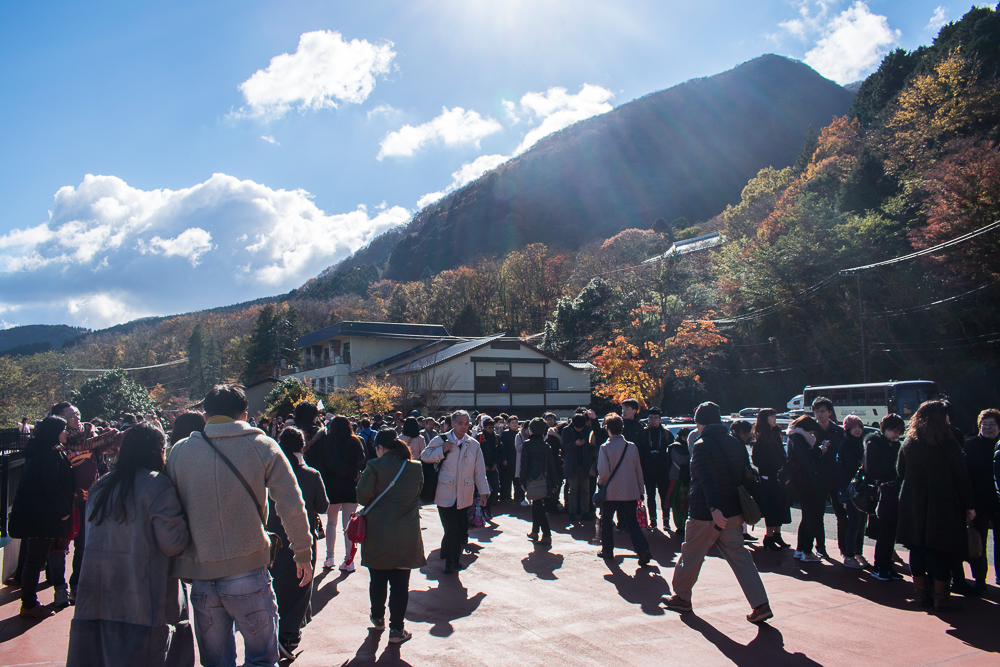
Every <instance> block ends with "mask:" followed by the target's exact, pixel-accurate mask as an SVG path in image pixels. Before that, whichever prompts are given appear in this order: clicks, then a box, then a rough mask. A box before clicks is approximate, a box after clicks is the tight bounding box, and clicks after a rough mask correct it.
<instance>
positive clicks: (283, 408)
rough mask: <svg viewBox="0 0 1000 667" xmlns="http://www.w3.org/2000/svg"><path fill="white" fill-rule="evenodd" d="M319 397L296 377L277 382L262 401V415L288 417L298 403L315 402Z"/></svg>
mask: <svg viewBox="0 0 1000 667" xmlns="http://www.w3.org/2000/svg"><path fill="white" fill-rule="evenodd" d="M317 400H319V397H318V396H317V395H316V394H315V392H313V390H312V389H310V388H309V387H307V386H305V384H303V383H302V380H300V379H298V378H297V377H286V378H282V379H281V380H279V381H278V382H277V383H276V384H275V385H274V387H273V388H272V389H271V391H270V392H269V393H268V394H267V398H265V399H264V404H265V408H264V414H265V415H266V416H267V417H275V416H279V415H290V414H292V412H294V410H295V404H296V403H299V402H300V401H313V402H315V401H317Z"/></svg>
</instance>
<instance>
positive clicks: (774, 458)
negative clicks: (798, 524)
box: [750, 408, 792, 551]
mask: <svg viewBox="0 0 1000 667" xmlns="http://www.w3.org/2000/svg"><path fill="white" fill-rule="evenodd" d="M777 414H778V413H777V411H776V410H775V409H774V408H764V409H763V410H761V411H760V412H758V413H757V422H756V423H755V424H754V425H753V431H752V433H751V435H750V442H751V445H752V448H753V449H752V453H751V458H752V460H753V464H754V465H755V466H756V467H757V472H759V473H760V491H761V493H760V496H761V501H762V502H761V505H762V507H761V510H762V512H763V514H764V526H765V527H766V536H765V537H764V547H765V548H767V549H771V550H772V551H781V550H782V549H784V548H787V547H788V543H786V542H785V540H783V539H782V537H781V527H782V526H783V525H785V524H787V523H791V522H792V515H791V512H790V511H789V503H788V496H786V495H785V489H784V488H783V487H782V485H781V482H779V481H778V471H779V470H781V468H782V466H784V465H785V461H786V459H787V456H786V454H785V445H784V443H783V442H782V440H781V428H780V427H779V426H778V424H777Z"/></svg>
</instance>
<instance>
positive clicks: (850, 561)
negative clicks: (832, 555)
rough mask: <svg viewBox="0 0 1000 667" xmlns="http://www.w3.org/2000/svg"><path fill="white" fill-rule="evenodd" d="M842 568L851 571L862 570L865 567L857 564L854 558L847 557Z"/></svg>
mask: <svg viewBox="0 0 1000 667" xmlns="http://www.w3.org/2000/svg"><path fill="white" fill-rule="evenodd" d="M844 567H849V568H851V569H852V570H863V569H865V566H864V565H862V564H861V563H859V562H858V559H857V558H855V557H854V556H848V557H847V558H845V559H844Z"/></svg>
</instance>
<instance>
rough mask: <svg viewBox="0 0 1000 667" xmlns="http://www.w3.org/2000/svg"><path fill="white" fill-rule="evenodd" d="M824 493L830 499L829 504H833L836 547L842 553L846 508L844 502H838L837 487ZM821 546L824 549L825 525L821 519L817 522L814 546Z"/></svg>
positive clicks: (845, 534) (843, 549)
mask: <svg viewBox="0 0 1000 667" xmlns="http://www.w3.org/2000/svg"><path fill="white" fill-rule="evenodd" d="M826 495H827V496H828V497H829V499H830V504H831V505H833V513H834V514H836V515H837V547H838V548H839V549H840V552H841V553H844V551H845V542H846V540H847V508H846V507H845V506H844V503H842V502H840V490H839V489H830V490H829V491H828V492H827V494H826ZM823 513H824V514H825V513H826V501H825V500H824V502H823ZM821 546H822V548H823V550H824V551H826V525H825V524H824V522H823V521H820V522H819V532H818V533H816V548H820V547H821Z"/></svg>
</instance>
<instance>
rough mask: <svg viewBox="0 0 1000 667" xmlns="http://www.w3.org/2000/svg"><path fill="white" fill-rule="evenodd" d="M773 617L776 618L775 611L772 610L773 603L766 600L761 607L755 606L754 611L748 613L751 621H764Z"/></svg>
mask: <svg viewBox="0 0 1000 667" xmlns="http://www.w3.org/2000/svg"><path fill="white" fill-rule="evenodd" d="M771 618H774V612H773V611H771V605H769V604H768V603H766V602H765V603H764V604H762V605H760V606H759V607H754V608H753V611H752V612H750V613H749V614H747V620H748V621H750V622H751V623H763V622H764V621H766V620H768V619H771Z"/></svg>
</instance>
